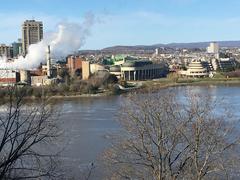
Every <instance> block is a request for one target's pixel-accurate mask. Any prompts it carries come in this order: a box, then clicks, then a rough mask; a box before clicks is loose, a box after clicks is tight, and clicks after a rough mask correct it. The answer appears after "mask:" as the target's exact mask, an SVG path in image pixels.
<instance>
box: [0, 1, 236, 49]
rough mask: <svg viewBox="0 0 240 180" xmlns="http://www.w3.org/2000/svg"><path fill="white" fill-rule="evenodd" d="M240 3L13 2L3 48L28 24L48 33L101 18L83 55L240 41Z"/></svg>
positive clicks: (3, 12)
mask: <svg viewBox="0 0 240 180" xmlns="http://www.w3.org/2000/svg"><path fill="white" fill-rule="evenodd" d="M239 7H240V0H21V1H20V0H11V1H3V2H1V6H0V19H1V22H0V23H1V25H0V43H7V44H8V43H11V42H12V41H15V40H16V39H17V38H19V37H21V29H20V27H21V24H22V22H23V21H24V20H25V19H31V18H33V17H34V18H35V19H36V20H42V21H43V23H44V31H46V32H48V31H52V30H54V28H55V27H56V24H57V23H59V22H62V21H70V22H71V21H73V22H81V21H83V17H84V16H85V14H86V13H89V12H91V13H92V14H94V15H95V17H96V21H95V24H94V26H93V27H92V28H91V35H90V36H89V37H88V39H87V40H86V44H85V45H84V46H83V48H82V49H101V48H104V47H107V46H113V45H150V44H156V43H171V42H197V41H217V40H240V11H239Z"/></svg>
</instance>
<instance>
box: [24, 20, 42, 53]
mask: <svg viewBox="0 0 240 180" xmlns="http://www.w3.org/2000/svg"><path fill="white" fill-rule="evenodd" d="M42 39H43V23H42V22H41V21H35V20H26V21H25V22H24V23H23V25H22V51H23V52H22V53H23V55H26V54H27V52H28V47H29V46H30V45H31V44H36V43H38V42H39V41H41V40H42Z"/></svg>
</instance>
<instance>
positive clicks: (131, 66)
mask: <svg viewBox="0 0 240 180" xmlns="http://www.w3.org/2000/svg"><path fill="white" fill-rule="evenodd" d="M167 73H168V67H167V65H166V64H164V63H161V64H153V63H152V62H151V61H149V60H145V61H144V60H135V61H126V62H125V63H124V64H122V66H121V78H122V79H124V80H126V81H139V80H148V79H156V78H161V77H165V76H166V75H167Z"/></svg>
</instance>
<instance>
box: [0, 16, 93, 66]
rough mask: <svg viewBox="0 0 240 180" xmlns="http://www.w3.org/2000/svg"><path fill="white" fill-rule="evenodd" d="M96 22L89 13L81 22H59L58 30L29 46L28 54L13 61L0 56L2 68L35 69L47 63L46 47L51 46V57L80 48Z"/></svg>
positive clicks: (65, 54)
mask: <svg viewBox="0 0 240 180" xmlns="http://www.w3.org/2000/svg"><path fill="white" fill-rule="evenodd" d="M93 23H94V16H93V15H92V14H88V15H87V16H86V17H85V20H84V22H83V23H81V24H77V23H69V22H64V23H59V24H58V30H57V31H56V32H52V33H47V34H46V35H45V37H44V38H43V40H42V41H41V42H39V43H37V44H32V45H30V46H29V49H28V54H27V55H26V56H25V57H22V56H21V57H19V58H18V59H15V60H14V61H13V62H7V58H6V57H0V69H35V68H37V67H38V66H39V65H40V63H46V49H47V46H48V45H50V47H51V57H53V58H56V59H58V58H61V57H66V56H67V55H68V54H70V53H73V52H75V51H77V50H79V49H80V48H81V47H82V46H83V45H84V44H85V40H86V38H87V37H88V36H89V33H90V28H91V26H92V25H93Z"/></svg>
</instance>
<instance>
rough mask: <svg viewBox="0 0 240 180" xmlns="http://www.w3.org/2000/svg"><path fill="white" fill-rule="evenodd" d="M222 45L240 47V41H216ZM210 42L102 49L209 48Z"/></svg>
mask: <svg viewBox="0 0 240 180" xmlns="http://www.w3.org/2000/svg"><path fill="white" fill-rule="evenodd" d="M216 42H217V43H219V46H220V47H229V48H231V47H240V41H216ZM209 43H210V41H209V42H193V43H170V44H155V45H150V46H145V45H137V46H113V47H107V48H104V49H102V51H139V50H152V49H155V48H163V47H164V48H190V49H191V48H207V47H208V46H209Z"/></svg>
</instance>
